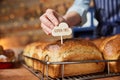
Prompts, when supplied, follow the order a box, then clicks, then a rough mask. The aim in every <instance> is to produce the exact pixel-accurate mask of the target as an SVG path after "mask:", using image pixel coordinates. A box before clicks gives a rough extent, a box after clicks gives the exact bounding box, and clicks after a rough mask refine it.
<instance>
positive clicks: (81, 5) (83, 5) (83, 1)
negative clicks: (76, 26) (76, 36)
mask: <svg viewBox="0 0 120 80" xmlns="http://www.w3.org/2000/svg"><path fill="white" fill-rule="evenodd" d="M89 3H90V0H75V1H74V3H73V5H72V6H71V7H70V8H69V9H68V11H67V13H69V12H71V11H75V12H77V13H78V14H79V15H80V16H82V15H83V13H84V11H86V10H87V9H88V8H89Z"/></svg>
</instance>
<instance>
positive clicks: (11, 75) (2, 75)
mask: <svg viewBox="0 0 120 80" xmlns="http://www.w3.org/2000/svg"><path fill="white" fill-rule="evenodd" d="M0 80H39V79H38V78H37V77H36V76H34V75H33V74H32V73H30V72H29V71H28V70H27V69H26V68H24V67H23V66H22V67H19V68H15V69H0ZM95 80H120V76H116V77H109V78H101V79H95Z"/></svg>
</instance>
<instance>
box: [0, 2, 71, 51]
mask: <svg viewBox="0 0 120 80" xmlns="http://www.w3.org/2000/svg"><path fill="white" fill-rule="evenodd" d="M72 3H73V0H0V45H2V46H3V47H4V49H8V48H10V49H11V48H23V47H24V46H26V45H27V44H29V43H32V42H36V41H53V40H57V39H59V37H57V38H56V37H52V36H50V35H46V34H45V33H44V32H43V31H42V29H41V27H40V21H39V17H40V16H41V15H42V14H43V13H44V12H45V11H46V9H47V8H52V9H54V10H56V11H57V12H59V13H60V14H62V15H63V14H65V12H66V11H67V10H68V8H69V7H70V6H71V5H72ZM68 37H69V38H70V37H71V36H68Z"/></svg>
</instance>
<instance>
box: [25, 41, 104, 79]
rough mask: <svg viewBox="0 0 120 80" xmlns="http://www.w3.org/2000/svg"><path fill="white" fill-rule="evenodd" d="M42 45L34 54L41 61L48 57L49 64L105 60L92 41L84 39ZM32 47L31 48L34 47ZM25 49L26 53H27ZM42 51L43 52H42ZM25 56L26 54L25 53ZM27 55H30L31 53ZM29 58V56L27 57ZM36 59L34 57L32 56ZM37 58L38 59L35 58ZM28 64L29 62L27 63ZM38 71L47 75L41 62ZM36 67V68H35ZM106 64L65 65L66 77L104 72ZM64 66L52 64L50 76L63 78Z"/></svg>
mask: <svg viewBox="0 0 120 80" xmlns="http://www.w3.org/2000/svg"><path fill="white" fill-rule="evenodd" d="M45 44H46V45H44V43H40V44H38V45H37V46H35V45H32V46H34V48H35V49H34V51H33V54H34V55H36V54H37V55H36V56H37V59H39V60H43V61H44V60H45V57H46V55H47V56H48V59H47V60H48V62H63V61H74V60H81V61H82V60H103V56H102V54H101V52H100V51H99V49H98V48H97V47H96V46H95V45H94V44H93V43H92V42H90V41H88V40H82V39H66V40H64V43H63V44H61V42H60V41H56V42H52V43H48V44H47V43H45ZM32 46H31V47H32ZM26 50H27V49H26V48H25V50H24V51H25V52H26ZM40 50H41V51H40ZM23 54H25V53H23ZM27 54H30V53H29V51H28V53H27ZM27 56H29V55H27ZM30 57H34V56H30ZM35 58H36V57H35ZM26 62H27V61H26ZM36 66H37V68H36V69H37V70H40V71H41V72H43V73H46V68H45V66H44V65H43V64H41V63H40V62H37V65H36ZM93 66H94V67H93ZM33 67H34V66H33ZM104 67H105V64H104V62H98V63H84V64H83V63H82V64H65V65H64V76H74V75H81V74H90V73H97V72H102V71H104ZM43 68H44V70H43ZM61 69H62V65H57V64H51V65H49V66H48V75H49V76H50V77H52V78H56V77H61V74H62V72H61Z"/></svg>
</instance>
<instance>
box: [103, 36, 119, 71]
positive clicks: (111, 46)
mask: <svg viewBox="0 0 120 80" xmlns="http://www.w3.org/2000/svg"><path fill="white" fill-rule="evenodd" d="M103 54H104V58H105V59H106V60H118V59H120V35H116V37H115V38H114V39H112V40H110V41H108V42H107V43H106V45H105V46H104V50H103ZM109 64H110V71H111V72H120V62H110V63H109Z"/></svg>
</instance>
